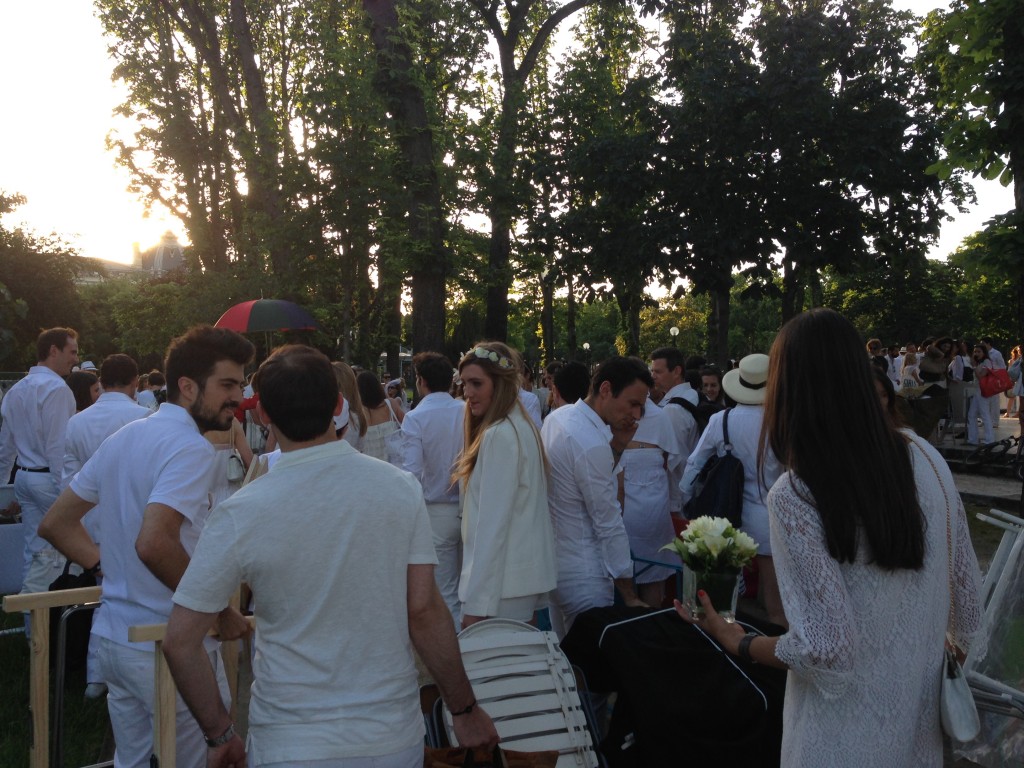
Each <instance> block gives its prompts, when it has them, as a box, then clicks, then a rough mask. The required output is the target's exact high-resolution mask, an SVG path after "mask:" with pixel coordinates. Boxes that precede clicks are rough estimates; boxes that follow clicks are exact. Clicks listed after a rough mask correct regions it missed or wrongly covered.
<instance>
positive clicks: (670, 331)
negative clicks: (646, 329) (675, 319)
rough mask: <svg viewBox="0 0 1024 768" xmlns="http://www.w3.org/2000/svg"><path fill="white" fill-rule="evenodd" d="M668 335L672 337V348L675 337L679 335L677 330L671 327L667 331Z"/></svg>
mask: <svg viewBox="0 0 1024 768" xmlns="http://www.w3.org/2000/svg"><path fill="white" fill-rule="evenodd" d="M668 335H669V336H671V337H672V346H675V344H676V336H678V335H679V329H678V328H677V327H676V326H674V325H673V326H672V327H671V328H669V329H668Z"/></svg>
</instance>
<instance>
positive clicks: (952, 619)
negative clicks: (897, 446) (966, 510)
mask: <svg viewBox="0 0 1024 768" xmlns="http://www.w3.org/2000/svg"><path fill="white" fill-rule="evenodd" d="M917 449H918V451H920V452H921V455H922V456H924V457H925V458H926V459H927V460H928V463H929V464H931V465H932V471H933V472H934V473H935V479H936V480H938V481H939V490H940V491H941V492H942V497H943V498H944V499H945V500H946V551H947V559H946V575H947V577H948V579H949V625H948V626H947V631H946V634H947V636H951V635H950V632H949V629H950V628H952V629H953V631H954V632H955V631H956V591H955V589H954V587H953V556H954V549H953V541H954V536H955V534H954V533H953V521H952V519H951V518H952V510H951V509H950V504H949V496H948V495H947V494H946V486H945V484H944V483H943V482H942V475H940V474H939V470H938V468H937V467H936V466H935V462H934V461H932V457H931V456H929V455H928V454H927V453H925V451H924V449H923V448H921V447H920V446H917Z"/></svg>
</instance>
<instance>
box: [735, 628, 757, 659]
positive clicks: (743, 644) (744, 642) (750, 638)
mask: <svg viewBox="0 0 1024 768" xmlns="http://www.w3.org/2000/svg"><path fill="white" fill-rule="evenodd" d="M755 637H757V635H756V634H755V633H753V632H747V634H745V635H744V636H743V637H742V638H741V639H740V645H739V648H737V649H736V655H737V656H739V657H740V658H741V659H743V660H744V661H747V662H750V663H751V664H757V662H756V661H754V657H753V656H751V655H750V644H751V643H752V642H754V638H755Z"/></svg>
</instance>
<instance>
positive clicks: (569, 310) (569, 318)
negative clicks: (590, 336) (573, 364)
mask: <svg viewBox="0 0 1024 768" xmlns="http://www.w3.org/2000/svg"><path fill="white" fill-rule="evenodd" d="M565 287H566V288H567V289H568V291H569V294H568V296H566V301H565V347H566V354H567V356H568V358H569V359H570V360H578V359H579V355H577V354H576V353H577V349H576V293H575V287H574V286H573V284H572V275H568V276H567V277H566V278H565Z"/></svg>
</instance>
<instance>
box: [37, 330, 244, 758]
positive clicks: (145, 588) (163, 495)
mask: <svg viewBox="0 0 1024 768" xmlns="http://www.w3.org/2000/svg"><path fill="white" fill-rule="evenodd" d="M252 353H253V346H252V344H250V343H249V342H248V341H247V340H246V339H244V338H243V337H242V336H240V335H238V334H237V333H235V332H234V331H228V330H225V329H223V328H211V327H209V326H199V327H196V328H193V329H192V330H190V331H189V332H188V333H186V334H185V335H184V336H181V337H180V338H177V339H174V340H173V341H172V342H171V345H170V347H169V348H168V351H167V357H166V360H165V365H164V370H165V371H167V395H168V400H167V402H166V403H163V404H162V405H161V406H160V408H159V410H158V411H157V412H156V413H155V414H153V415H152V416H150V417H149V418H146V419H139V420H137V421H133V422H131V423H129V424H127V425H126V426H124V427H122V428H121V429H120V430H119V431H118V432H116V433H115V434H113V435H111V436H110V437H109V438H108V439H107V440H106V441H104V442H103V444H102V445H101V446H100V447H99V450H97V451H96V453H95V454H94V455H93V456H92V458H90V459H89V460H88V461H87V462H86V463H85V466H84V467H82V469H81V471H79V472H78V474H77V475H76V476H75V477H74V479H73V480H72V481H71V485H70V487H69V488H67V489H66V490H65V491H64V492H63V493H62V494H61V496H60V498H58V499H57V502H56V503H55V504H54V505H53V507H51V508H50V511H49V512H47V514H46V517H45V518H44V519H43V522H42V524H41V525H40V529H39V532H40V535H41V536H43V537H44V538H46V539H47V540H48V541H50V542H51V543H52V544H54V546H56V547H57V548H58V549H59V550H60V551H61V552H63V553H64V555H66V556H67V557H68V558H70V559H71V560H73V561H74V562H76V563H78V564H79V565H81V566H83V567H84V568H86V569H87V570H88V571H93V572H96V573H97V574H98V575H101V576H102V577H103V603H102V605H101V606H100V609H99V610H98V612H97V614H96V616H95V617H94V619H93V623H92V637H91V638H90V644H91V645H93V644H94V645H95V647H96V652H97V656H98V659H99V674H100V676H101V678H102V680H103V681H104V682H105V683H106V684H107V686H108V688H109V693H108V695H107V708H108V710H109V711H110V722H111V726H112V728H113V731H114V740H115V742H116V744H117V748H116V752H115V754H114V764H115V765H116V766H118V768H121V767H122V766H124V767H125V768H128V767H131V768H144V766H147V765H149V758H150V756H151V754H152V740H153V646H152V644H149V643H147V644H139V645H136V644H134V643H130V642H129V641H128V628H129V627H131V626H134V625H140V624H162V623H164V622H166V621H167V619H168V617H169V616H170V612H171V595H172V593H173V591H174V589H175V588H176V587H177V586H178V581H179V580H180V579H181V576H182V574H183V573H184V572H185V568H186V567H187V566H188V562H189V557H190V555H191V553H192V551H193V550H194V549H195V545H196V541H197V540H198V539H199V534H200V532H201V531H202V529H203V525H204V524H205V522H206V518H207V516H208V515H209V513H210V488H211V487H212V481H213V477H212V475H211V472H212V471H213V468H214V467H215V466H216V462H215V461H214V449H213V446H212V445H211V444H210V443H209V442H207V441H206V440H205V439H204V438H203V436H202V433H203V432H205V431H208V430H211V429H227V428H228V427H229V426H230V424H231V419H232V418H233V417H234V414H233V412H234V409H235V408H236V407H237V406H238V403H239V402H240V400H241V397H242V385H243V383H244V366H245V364H246V363H247V362H248V361H249V360H250V359H251V358H252ZM93 507H95V508H96V511H97V515H98V518H99V527H100V530H101V531H102V536H103V565H102V567H101V566H100V551H99V549H98V548H97V546H96V544H95V543H94V542H93V540H92V538H91V537H90V536H89V533H88V532H87V531H86V529H85V527H84V525H83V524H82V519H83V518H84V517H85V515H86V513H88V512H89V510H90V509H92V508H93ZM219 620H220V621H219V630H220V635H221V638H222V639H231V638H233V637H239V636H241V635H242V634H244V633H245V632H246V631H247V630H248V625H247V624H246V622H245V619H244V618H243V617H242V616H241V615H240V614H239V613H238V612H237V611H234V610H232V609H225V610H224V611H222V612H221V614H220V617H219ZM206 650H207V653H208V654H209V657H210V658H211V660H212V663H213V664H214V666H215V668H217V669H221V664H220V661H219V653H218V651H217V644H216V643H215V642H213V641H211V640H207V642H206ZM220 681H221V683H222V691H223V694H224V695H225V697H226V696H227V683H226V680H225V678H224V675H223V671H222V669H221V674H220ZM205 762H206V746H205V743H204V739H203V734H202V732H201V731H200V730H199V728H198V726H197V725H196V723H195V720H193V718H192V717H191V716H190V715H189V713H188V710H187V709H186V708H185V706H184V704H183V703H182V702H181V701H180V699H179V702H178V718H177V765H178V766H179V767H180V766H195V767H196V768H200V766H203V765H204V764H205Z"/></svg>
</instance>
